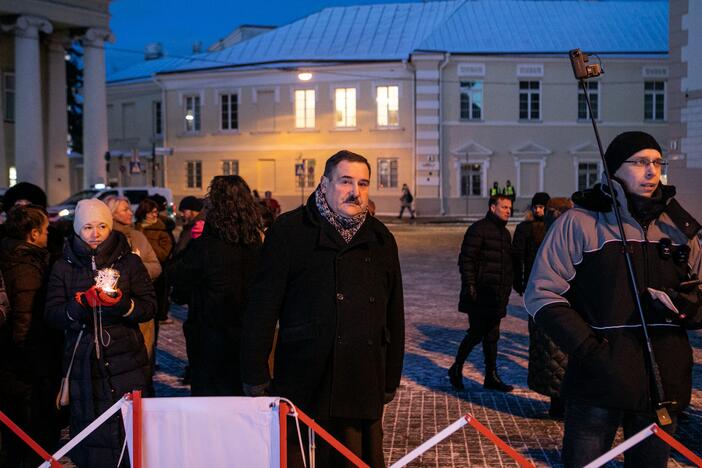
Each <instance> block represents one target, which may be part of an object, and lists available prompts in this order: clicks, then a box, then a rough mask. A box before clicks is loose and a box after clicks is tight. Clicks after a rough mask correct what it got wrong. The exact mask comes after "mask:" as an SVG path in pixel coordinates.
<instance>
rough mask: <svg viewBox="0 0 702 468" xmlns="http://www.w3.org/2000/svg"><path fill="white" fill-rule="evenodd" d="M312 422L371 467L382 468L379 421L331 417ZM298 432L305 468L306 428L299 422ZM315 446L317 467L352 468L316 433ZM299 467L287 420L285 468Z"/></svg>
mask: <svg viewBox="0 0 702 468" xmlns="http://www.w3.org/2000/svg"><path fill="white" fill-rule="evenodd" d="M315 422H317V424H319V425H320V426H322V427H323V428H324V429H325V430H326V431H327V432H329V433H330V434H331V435H332V436H334V438H336V440H338V441H339V442H341V443H342V444H343V445H344V446H346V447H347V448H348V449H349V450H351V451H352V452H353V453H354V454H356V455H357V456H358V457H359V458H361V460H363V461H364V462H366V463H367V464H368V465H369V466H371V467H372V468H384V467H385V459H384V456H383V420H382V419H347V418H330V419H321V420H315ZM300 431H301V432H302V443H303V447H304V450H305V457H306V459H307V466H309V452H308V450H307V440H308V438H307V426H305V425H304V424H302V423H300ZM315 445H316V450H315V453H316V456H315V460H316V466H317V467H318V468H327V467H328V468H337V467H338V468H352V467H354V466H355V465H354V464H353V463H351V462H350V461H348V459H347V458H346V457H344V456H343V455H341V454H340V453H339V452H338V451H337V450H336V449H335V448H333V447H332V446H331V445H329V444H327V443H326V442H325V441H324V439H322V437H321V436H319V435H318V434H315ZM302 466H303V464H302V456H301V455H300V442H299V440H298V436H297V427H296V426H295V420H294V419H293V418H288V467H290V468H302Z"/></svg>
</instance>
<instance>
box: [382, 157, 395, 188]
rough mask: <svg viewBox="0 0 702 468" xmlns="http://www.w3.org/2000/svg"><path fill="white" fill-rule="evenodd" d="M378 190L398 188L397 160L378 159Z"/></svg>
mask: <svg viewBox="0 0 702 468" xmlns="http://www.w3.org/2000/svg"><path fill="white" fill-rule="evenodd" d="M378 188H397V159H378Z"/></svg>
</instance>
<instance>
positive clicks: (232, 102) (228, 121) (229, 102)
mask: <svg viewBox="0 0 702 468" xmlns="http://www.w3.org/2000/svg"><path fill="white" fill-rule="evenodd" d="M219 98H220V101H219V102H220V104H219V105H220V112H221V117H222V123H221V126H220V128H221V129H222V130H237V129H238V128H239V96H238V95H236V94H222V95H220V96H219Z"/></svg>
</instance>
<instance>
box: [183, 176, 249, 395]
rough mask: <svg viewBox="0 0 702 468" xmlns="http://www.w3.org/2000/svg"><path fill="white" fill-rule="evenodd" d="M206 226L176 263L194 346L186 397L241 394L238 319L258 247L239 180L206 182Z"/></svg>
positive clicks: (244, 186)
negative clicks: (185, 294) (190, 318)
mask: <svg viewBox="0 0 702 468" xmlns="http://www.w3.org/2000/svg"><path fill="white" fill-rule="evenodd" d="M205 203H206V207H207V222H206V223H205V229H204V232H203V234H202V236H200V237H199V238H197V239H195V240H193V241H191V242H190V246H189V247H188V249H187V251H186V253H185V256H184V258H183V259H182V261H181V264H180V265H179V268H178V269H177V271H178V277H177V286H178V287H179V288H187V287H188V285H189V288H190V290H191V298H192V300H191V302H190V307H191V314H192V316H193V317H194V323H193V330H192V333H193V334H194V335H195V336H196V340H195V341H196V342H197V343H198V350H197V353H195V354H194V356H193V361H192V362H191V363H190V366H191V375H192V377H191V379H192V394H193V395H196V396H218V395H233V396H243V395H244V393H243V390H242V385H241V365H240V359H239V344H240V342H241V319H242V314H243V312H244V305H245V302H246V298H247V295H248V290H249V285H250V283H251V280H252V278H253V275H254V272H255V270H256V264H257V262H258V256H259V252H260V249H261V232H262V231H261V229H262V226H261V218H260V215H259V211H258V208H257V204H256V202H255V201H254V198H253V197H252V195H251V191H250V190H249V187H248V185H247V184H246V182H245V181H244V179H242V178H241V177H239V176H235V175H234V176H217V177H215V178H214V179H212V183H211V185H210V190H209V194H208V196H207V200H206V202H205Z"/></svg>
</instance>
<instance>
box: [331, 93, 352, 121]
mask: <svg viewBox="0 0 702 468" xmlns="http://www.w3.org/2000/svg"><path fill="white" fill-rule="evenodd" d="M335 107H336V114H335V118H334V121H335V123H336V126H337V127H355V126H356V88H336V96H335Z"/></svg>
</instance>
